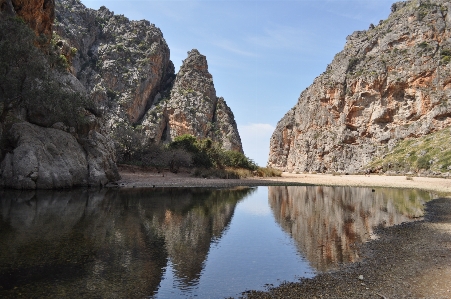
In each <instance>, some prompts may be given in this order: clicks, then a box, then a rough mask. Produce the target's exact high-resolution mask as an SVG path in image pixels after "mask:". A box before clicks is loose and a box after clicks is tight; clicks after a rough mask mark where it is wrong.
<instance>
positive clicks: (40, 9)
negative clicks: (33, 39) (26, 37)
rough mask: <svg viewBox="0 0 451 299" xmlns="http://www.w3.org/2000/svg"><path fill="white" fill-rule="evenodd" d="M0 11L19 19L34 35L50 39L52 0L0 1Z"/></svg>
mask: <svg viewBox="0 0 451 299" xmlns="http://www.w3.org/2000/svg"><path fill="white" fill-rule="evenodd" d="M0 11H2V12H6V13H9V14H15V15H17V16H19V17H21V18H22V19H23V20H24V21H25V22H26V23H27V24H28V25H29V26H30V28H31V29H33V31H34V32H35V33H36V35H38V36H39V35H41V34H43V35H45V36H46V37H47V38H48V39H49V40H50V39H51V38H52V25H53V19H54V17H55V1H54V0H0Z"/></svg>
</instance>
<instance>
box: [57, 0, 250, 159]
mask: <svg viewBox="0 0 451 299" xmlns="http://www.w3.org/2000/svg"><path fill="white" fill-rule="evenodd" d="M56 11H57V13H56V19H57V24H56V25H55V29H56V32H57V33H58V35H59V36H60V39H61V43H62V44H65V43H67V44H68V45H69V46H70V47H74V48H76V49H77V53H76V54H75V56H74V57H73V58H72V64H73V66H72V69H71V70H72V72H73V73H74V74H75V75H76V76H77V78H78V79H79V80H80V81H81V82H82V83H83V85H84V86H85V87H86V89H87V91H88V93H89V94H90V95H91V96H92V97H93V99H94V100H95V101H96V103H97V104H98V105H99V106H100V107H101V108H102V110H103V112H104V114H105V119H107V120H108V121H107V127H109V128H111V130H114V128H115V127H117V126H126V127H136V126H140V132H141V133H144V134H143V136H145V137H144V139H145V140H143V142H144V141H147V140H151V141H154V142H157V143H160V142H169V141H171V140H172V139H173V138H174V137H176V136H179V135H181V134H186V133H188V134H192V135H194V136H196V137H198V138H207V137H210V138H212V139H213V140H215V141H218V142H221V143H222V144H223V147H224V148H225V149H232V150H236V151H242V146H241V139H240V137H239V134H238V130H237V127H236V123H235V120H234V118H233V113H232V112H231V110H230V108H229V107H227V104H226V103H225V101H224V100H223V99H221V100H219V99H218V98H217V97H216V91H215V89H214V85H213V79H212V76H211V74H210V73H209V72H208V65H207V61H206V58H205V56H203V55H201V54H200V53H199V52H198V51H197V50H192V51H191V52H190V54H189V56H188V58H187V59H186V60H185V61H184V63H183V66H182V67H181V69H180V71H179V73H178V74H177V77H176V76H175V71H174V66H173V64H172V62H171V60H170V59H169V55H170V50H169V47H168V45H167V44H166V41H165V40H164V38H163V34H162V33H161V31H160V29H158V28H157V27H155V25H154V24H150V23H149V22H148V21H145V20H143V21H130V20H128V19H127V18H126V17H124V16H122V15H115V14H114V13H113V12H111V11H109V10H108V9H107V8H105V7H101V8H100V9H99V10H92V9H87V8H86V7H85V6H84V5H83V4H81V2H80V1H78V0H57V1H56ZM175 77H176V79H175V81H174V78H175ZM218 103H219V104H218ZM141 125H142V126H141Z"/></svg>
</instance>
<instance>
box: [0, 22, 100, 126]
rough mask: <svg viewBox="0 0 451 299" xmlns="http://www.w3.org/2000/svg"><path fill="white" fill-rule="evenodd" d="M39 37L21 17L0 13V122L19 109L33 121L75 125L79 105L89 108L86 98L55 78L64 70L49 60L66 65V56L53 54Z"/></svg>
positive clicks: (80, 111) (78, 117) (79, 118)
mask: <svg viewBox="0 0 451 299" xmlns="http://www.w3.org/2000/svg"><path fill="white" fill-rule="evenodd" d="M41 40H42V39H40V38H38V37H36V35H35V33H34V32H33V31H32V30H31V29H30V28H29V27H28V26H27V25H26V24H25V23H24V21H23V20H22V19H20V18H17V17H11V16H6V15H3V14H2V15H1V17H0V99H1V101H2V104H3V105H2V107H3V108H2V111H1V112H0V113H1V114H0V122H1V123H4V122H5V119H6V117H7V115H8V114H9V113H10V112H11V111H14V110H17V109H18V108H22V109H24V110H25V111H26V112H27V117H28V118H30V117H32V118H33V119H32V121H33V122H34V123H37V124H42V125H44V123H45V125H51V124H52V123H54V122H57V121H62V122H65V123H66V124H68V125H70V126H76V125H77V123H79V122H81V121H82V119H83V117H82V111H83V109H81V108H88V110H89V109H92V108H93V107H92V106H91V103H90V101H89V100H88V99H87V97H85V96H83V95H81V94H80V93H77V92H74V91H73V90H71V89H70V88H68V86H66V85H65V83H64V82H59V81H58V77H60V74H62V73H64V72H65V71H61V70H60V69H58V68H56V69H52V65H53V62H55V61H58V60H62V62H63V63H65V64H66V66H67V59H66V57H64V56H63V57H60V56H57V55H56V54H55V53H54V51H53V50H52V47H51V44H48V45H47V44H46V43H43V44H39V41H41ZM42 42H43V41H42ZM36 44H38V45H40V46H41V49H42V50H41V49H39V48H37V47H36V46H35V45H36ZM45 47H47V48H45ZM55 66H56V65H55ZM74 112H75V113H74ZM28 120H29V121H31V120H30V119H28Z"/></svg>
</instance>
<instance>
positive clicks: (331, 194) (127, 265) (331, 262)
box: [0, 186, 431, 298]
mask: <svg viewBox="0 0 451 299" xmlns="http://www.w3.org/2000/svg"><path fill="white" fill-rule="evenodd" d="M373 191H374V192H373ZM430 198H431V195H430V194H429V193H427V192H422V191H415V190H397V189H376V190H372V189H368V188H351V187H284V186H277V187H258V188H241V189H229V190H227V189H202V188H193V189H183V188H179V189H168V188H166V189H128V190H101V191H89V190H73V191H64V192H63V191H60V192H48V191H38V192H34V191H30V192H19V191H0V297H11V298H15V297H20V296H23V297H33V298H99V297H102V298H103V297H107V298H193V297H198V298H224V297H227V296H232V297H234V296H238V295H239V294H240V293H241V292H243V291H245V290H248V289H259V290H262V289H264V288H265V287H266V286H267V285H278V284H280V283H281V282H282V281H295V280H297V279H299V278H301V277H312V276H314V275H315V274H316V273H318V272H321V271H327V270H330V269H333V268H335V267H337V265H339V264H341V263H347V262H353V261H356V260H357V259H358V253H357V251H356V250H355V246H353V245H354V244H355V243H359V242H364V241H366V240H368V239H369V238H370V237H371V236H372V234H373V230H374V228H375V227H376V226H380V225H382V226H386V225H393V224H399V223H401V222H404V221H410V220H411V219H414V218H415V217H420V216H422V214H423V204H424V202H425V201H427V200H429V199H430Z"/></svg>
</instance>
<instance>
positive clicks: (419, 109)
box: [268, 0, 451, 172]
mask: <svg viewBox="0 0 451 299" xmlns="http://www.w3.org/2000/svg"><path fill="white" fill-rule="evenodd" d="M450 37H451V4H450V3H449V2H448V1H444V0H431V1H419V0H412V1H407V2H397V3H395V4H393V6H392V13H391V15H390V16H389V18H388V19H387V20H385V21H381V22H380V23H379V24H378V25H377V26H374V25H371V26H370V29H369V30H367V31H356V32H354V33H353V34H352V35H350V36H348V37H347V42H346V45H345V48H344V50H343V51H341V52H340V53H338V54H337V55H336V56H335V58H334V60H333V61H332V63H331V64H330V65H329V66H328V67H327V69H326V71H325V72H324V73H323V74H321V75H320V76H319V77H317V78H316V79H315V80H314V82H313V84H312V85H311V86H309V87H308V88H307V89H306V90H304V91H303V92H302V93H301V95H300V97H299V99H298V102H297V104H296V105H295V106H294V107H293V108H292V109H291V110H290V111H289V112H288V113H287V114H286V115H285V116H284V117H283V118H282V119H281V120H280V121H279V123H278V125H277V128H276V130H275V131H274V133H273V135H272V137H271V145H270V155H269V161H268V165H269V166H271V167H275V168H278V169H282V170H287V171H317V172H358V171H361V170H362V169H363V168H364V166H365V165H367V164H368V163H369V162H370V161H371V160H372V159H373V158H374V157H377V156H381V155H383V154H384V153H386V152H387V151H388V150H390V149H391V148H393V146H394V145H395V144H396V143H397V142H398V141H399V140H403V139H405V138H415V137H418V136H422V135H425V134H428V133H431V132H434V131H437V130H440V129H442V128H445V127H447V126H449V125H451V118H450V116H451V101H450V98H451V64H450V63H449V62H450V60H451V40H450Z"/></svg>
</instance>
